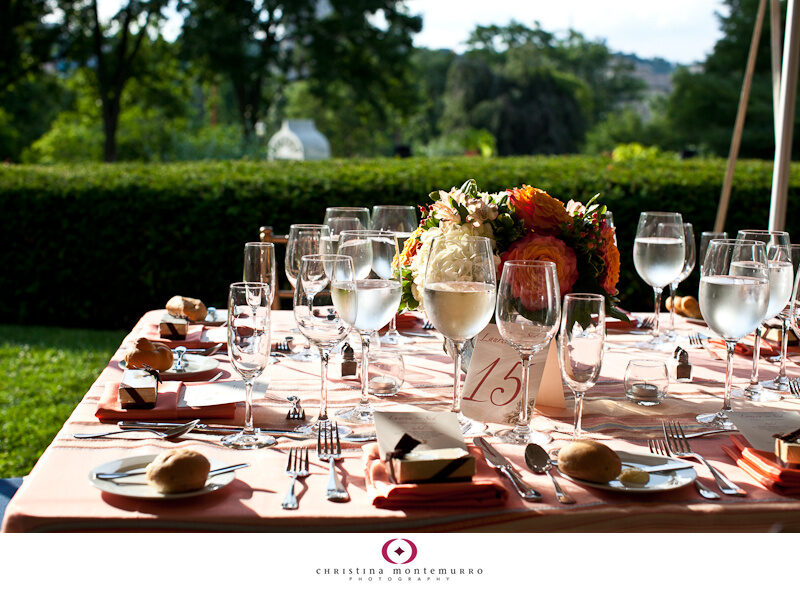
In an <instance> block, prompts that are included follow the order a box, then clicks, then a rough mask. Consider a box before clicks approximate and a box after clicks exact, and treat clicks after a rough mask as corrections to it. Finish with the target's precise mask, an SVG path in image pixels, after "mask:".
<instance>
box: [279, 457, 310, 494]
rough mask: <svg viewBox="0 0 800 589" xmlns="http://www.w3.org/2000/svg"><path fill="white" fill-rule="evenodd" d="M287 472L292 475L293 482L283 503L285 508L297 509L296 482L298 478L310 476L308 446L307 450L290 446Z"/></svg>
mask: <svg viewBox="0 0 800 589" xmlns="http://www.w3.org/2000/svg"><path fill="white" fill-rule="evenodd" d="M286 474H288V475H289V476H290V477H292V483H291V486H290V487H289V492H288V493H286V498H285V499H284V500H283V503H281V507H283V508H284V509H297V507H298V503H297V496H296V495H295V494H294V483H295V481H296V480H297V479H298V478H305V477H307V476H308V448H306V449H305V452H303V450H301V449H300V448H289V461H288V462H287V463H286Z"/></svg>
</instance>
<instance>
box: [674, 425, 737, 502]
mask: <svg viewBox="0 0 800 589" xmlns="http://www.w3.org/2000/svg"><path fill="white" fill-rule="evenodd" d="M661 428H662V429H663V431H664V441H665V442H666V443H667V448H669V450H670V451H671V452H672V453H673V454H674V455H675V456H677V457H678V458H694V459H695V460H699V461H700V462H702V463H703V464H705V466H706V468H708V470H709V471H711V475H712V476H713V477H714V481H716V483H717V486H718V487H719V490H720V491H722V492H723V493H725V494H726V495H739V496H742V495H747V491H745V490H744V489H742V488H740V487H739V486H737V485H736V484H735V483H733V482H732V481H731V480H730V479H728V478H727V477H726V476H725V475H724V474H722V473H721V472H720V471H718V470H717V469H716V468H714V467H713V466H712V465H711V463H709V462H708V461H707V460H706V459H705V458H703V457H702V456H701V455H700V454H698V453H697V452H692V448H691V446H690V445H689V440H687V439H686V435H685V434H684V433H683V428H682V427H681V424H679V423H678V422H677V421H670V422H666V421H662V422H661Z"/></svg>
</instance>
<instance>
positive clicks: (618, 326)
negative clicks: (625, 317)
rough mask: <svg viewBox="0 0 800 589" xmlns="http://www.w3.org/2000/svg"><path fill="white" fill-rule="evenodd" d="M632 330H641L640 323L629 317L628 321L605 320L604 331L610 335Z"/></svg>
mask: <svg viewBox="0 0 800 589" xmlns="http://www.w3.org/2000/svg"><path fill="white" fill-rule="evenodd" d="M634 329H641V327H640V321H639V320H638V319H637V318H635V317H631V320H630V321H622V320H620V319H613V318H609V319H606V331H607V332H612V333H627V332H629V331H633V330H634Z"/></svg>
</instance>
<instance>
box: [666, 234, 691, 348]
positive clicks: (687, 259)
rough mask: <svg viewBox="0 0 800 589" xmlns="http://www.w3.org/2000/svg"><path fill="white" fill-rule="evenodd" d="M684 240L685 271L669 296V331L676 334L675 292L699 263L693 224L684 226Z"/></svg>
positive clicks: (672, 287) (671, 284)
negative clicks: (697, 262)
mask: <svg viewBox="0 0 800 589" xmlns="http://www.w3.org/2000/svg"><path fill="white" fill-rule="evenodd" d="M683 238H684V243H685V244H686V247H685V248H684V253H683V269H682V270H681V273H680V274H679V275H678V277H677V278H676V279H675V280H673V281H672V282H671V283H670V285H669V294H670V299H671V302H672V304H671V305H670V306H669V329H670V331H671V332H673V333H674V331H675V291H676V290H678V285H679V284H680V283H681V282H683V281H684V280H686V279H687V278H688V277H689V274H691V273H692V270H694V265H695V263H696V261H697V258H696V255H695V248H694V231H693V230H692V224H691V223H684V224H683Z"/></svg>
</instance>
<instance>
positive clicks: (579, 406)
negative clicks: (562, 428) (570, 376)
mask: <svg viewBox="0 0 800 589" xmlns="http://www.w3.org/2000/svg"><path fill="white" fill-rule="evenodd" d="M574 393H575V419H574V421H573V426H572V439H573V440H579V439H581V435H582V432H581V420H582V419H583V391H574Z"/></svg>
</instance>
